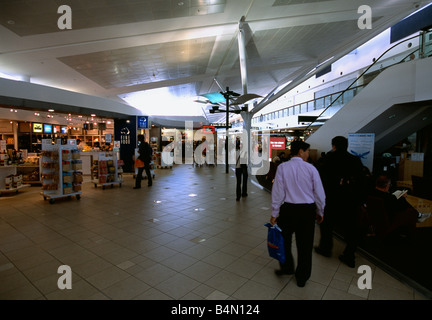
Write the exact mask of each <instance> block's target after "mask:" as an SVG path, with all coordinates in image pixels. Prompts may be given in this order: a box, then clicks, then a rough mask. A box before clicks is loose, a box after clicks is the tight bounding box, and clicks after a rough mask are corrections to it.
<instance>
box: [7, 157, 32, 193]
mask: <svg viewBox="0 0 432 320" xmlns="http://www.w3.org/2000/svg"><path fill="white" fill-rule="evenodd" d="M16 174H17V166H16V165H13V166H0V196H1V194H2V193H18V190H20V189H23V188H28V187H30V186H31V185H30V184H21V185H19V186H17V187H15V188H14V187H10V188H9V189H6V182H5V178H6V177H7V176H10V175H16Z"/></svg>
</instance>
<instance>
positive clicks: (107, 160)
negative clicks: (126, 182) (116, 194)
mask: <svg viewBox="0 0 432 320" xmlns="http://www.w3.org/2000/svg"><path fill="white" fill-rule="evenodd" d="M118 166H119V165H118V159H117V155H116V152H112V151H108V152H99V155H98V165H97V178H94V179H93V180H92V182H93V183H94V186H95V188H97V186H102V189H105V187H106V186H111V188H112V187H114V185H115V184H118V185H119V186H120V187H121V184H122V182H123V180H122V178H121V173H122V172H119V168H118ZM119 173H120V174H119Z"/></svg>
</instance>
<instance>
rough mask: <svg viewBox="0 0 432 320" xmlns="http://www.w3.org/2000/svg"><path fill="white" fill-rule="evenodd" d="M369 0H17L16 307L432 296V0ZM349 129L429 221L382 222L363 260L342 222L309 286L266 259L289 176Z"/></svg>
mask: <svg viewBox="0 0 432 320" xmlns="http://www.w3.org/2000/svg"><path fill="white" fill-rule="evenodd" d="M363 2H365V1H360V0H353V1H350V2H347V1H342V0H341V1H339V0H336V1H329V0H271V1H269V0H235V1H234V0H186V1H177V0H176V1H165V0H163V1H162V0H139V1H108V0H94V1H93V0H92V1H86V2H83V1H74V0H70V1H64V3H62V4H59V3H58V1H53V0H42V1H38V2H37V3H36V2H34V1H24V0H23V1H21V0H20V1H13V2H11V1H6V0H0V38H1V39H2V41H1V43H0V300H202V301H207V300H244V301H246V300H247V301H249V300H262V301H264V300H265V301H270V300H272V301H273V300H275V301H276V300H277V301H280V300H430V299H432V277H431V275H430V271H429V270H430V268H431V267H432V259H431V257H430V249H429V247H428V243H430V241H432V218H428V217H429V216H430V213H431V210H432V193H431V190H432V187H431V185H432V102H431V101H432V91H431V90H430V88H431V87H432V78H431V77H430V74H431V71H432V18H431V17H432V5H431V3H432V1H422V0H419V1H406V0H395V1H391V2H389V1H385V0H377V1H374V2H373V3H370V4H369V5H366V4H365V3H363ZM139 135H144V137H145V140H146V141H147V142H148V143H149V145H150V148H151V149H152V158H151V168H150V176H151V177H152V185H151V186H148V183H147V182H148V181H147V180H148V177H147V175H146V173H145V172H144V173H143V180H142V186H141V188H139V189H137V188H134V186H136V184H135V181H136V177H137V174H138V169H137V168H136V165H135V159H136V158H137V157H138V151H137V150H138V136H139ZM335 136H344V137H346V138H347V139H348V142H349V148H348V151H349V152H350V153H352V154H354V155H356V156H358V157H359V158H360V159H361V161H362V164H363V166H364V169H365V172H367V175H368V176H369V177H370V179H371V180H370V181H374V179H375V178H376V177H378V176H380V175H385V176H387V177H388V178H389V179H390V181H391V192H393V191H397V190H399V191H406V195H405V196H406V199H407V201H408V202H409V204H410V205H412V206H413V207H414V208H415V209H416V210H417V211H418V212H420V213H425V214H426V215H425V218H424V219H422V220H421V221H420V220H419V221H418V222H417V223H416V225H415V237H414V238H408V237H407V236H406V234H404V233H396V232H393V233H391V234H390V233H389V234H387V233H385V234H384V233H382V231H381V230H382V229H380V225H379V223H378V222H377V221H378V220H379V219H378V218H376V219H375V220H373V219H372V220H373V222H370V221H368V223H369V224H368V226H367V231H366V232H364V234H363V236H362V238H361V240H360V243H359V246H358V248H357V251H356V262H355V267H354V268H352V267H350V266H348V265H346V264H345V263H343V262H342V261H340V260H339V259H338V257H339V255H340V254H341V253H342V251H343V249H344V247H345V239H344V235H343V232H340V231H341V230H338V229H337V228H336V230H335V231H334V242H335V246H334V249H333V252H332V255H331V256H330V257H325V256H322V255H320V254H318V253H317V252H316V251H313V252H312V275H311V277H310V279H309V280H308V281H307V282H306V285H305V286H304V287H299V286H297V284H296V280H295V277H294V276H293V275H282V276H280V275H277V274H275V270H277V269H278V268H279V263H278V261H277V260H276V259H274V258H272V257H271V256H270V255H269V251H268V242H267V232H268V228H267V227H265V226H264V225H265V224H266V223H268V222H269V221H270V217H271V212H272V194H271V192H272V185H273V181H274V177H275V172H276V170H277V166H278V165H279V164H280V163H281V162H284V161H289V159H290V156H291V155H290V145H291V143H292V142H293V141H296V140H303V141H306V142H307V143H308V144H310V157H309V159H308V161H309V162H310V163H312V164H313V165H315V166H316V167H317V168H319V165H320V163H321V161H322V160H323V159H324V157H325V156H326V153H328V152H330V150H331V148H332V146H331V139H332V138H333V137H335ZM238 139H240V140H241V141H242V142H244V146H245V149H247V150H248V151H249V153H248V154H249V156H250V157H249V158H248V162H247V164H248V172H249V176H248V182H247V185H248V191H247V196H244V197H241V198H239V199H238V198H236V176H235V167H236V162H235V159H234V157H235V156H234V155H233V154H234V153H235V152H234V151H233V150H234V148H235V145H236V141H237V140H238ZM242 147H243V146H242ZM233 159H234V160H233ZM372 183H374V182H372ZM372 210H373V209H371V208H370V209H369V215H372ZM374 212H375V211H374ZM374 214H376V213H374ZM378 214H379V215H381V213H378ZM427 214H429V216H428V215H427ZM372 220H371V221H372ZM319 239H320V227H319V225H318V224H316V225H315V237H314V243H315V245H318V242H319ZM292 250H293V253H294V257H295V260H297V257H296V253H297V249H296V247H295V242H294V244H293V248H292ZM361 266H362V267H366V269H367V270H370V277H369V278H365V274H364V272H362V271H361V270H365V269H364V268H363V269H362V268H360V269H359V267H361ZM366 273H367V272H366ZM69 275H70V276H71V277H69ZM366 276H368V275H366ZM365 279H366V280H365ZM366 283H367V284H368V285H365V284H366Z"/></svg>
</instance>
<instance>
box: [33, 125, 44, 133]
mask: <svg viewBox="0 0 432 320" xmlns="http://www.w3.org/2000/svg"><path fill="white" fill-rule="evenodd" d="M32 130H33V132H35V133H42V132H43V126H42V123H33V124H32Z"/></svg>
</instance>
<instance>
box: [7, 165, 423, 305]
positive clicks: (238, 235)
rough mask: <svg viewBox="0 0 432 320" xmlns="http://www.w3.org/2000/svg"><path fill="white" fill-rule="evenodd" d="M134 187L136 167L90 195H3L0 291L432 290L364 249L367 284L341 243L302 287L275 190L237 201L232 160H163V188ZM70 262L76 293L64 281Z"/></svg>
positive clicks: (315, 293) (186, 294) (287, 295)
mask: <svg viewBox="0 0 432 320" xmlns="http://www.w3.org/2000/svg"><path fill="white" fill-rule="evenodd" d="M144 182H145V181H144ZM132 187H133V177H132V176H131V175H126V176H125V181H124V183H123V184H122V186H121V187H119V186H114V187H113V188H110V187H108V188H106V189H104V190H103V189H102V188H101V187H98V188H95V187H94V185H93V184H92V183H90V182H87V183H85V184H84V186H83V194H82V197H81V199H80V200H77V199H75V198H71V199H68V198H64V199H58V200H56V202H55V203H54V204H50V203H49V202H48V201H44V200H43V197H42V196H41V194H40V187H32V188H29V189H26V190H23V191H20V192H19V193H18V194H15V195H6V196H2V197H0V299H128V300H129V299H130V300H131V299H157V300H164V299H176V300H180V299H187V300H202V299H207V300H216V299H217V300H225V299H241V300H279V299H290V300H293V299H314V300H316V299H318V300H321V299H322V300H327V299H332V300H348V299H350V300H351V299H369V300H377V299H386V300H389V299H390V300H393V299H404V300H414V299H425V298H424V297H422V296H421V295H420V294H418V293H416V292H415V290H413V289H412V288H410V287H408V286H407V285H405V284H403V283H401V282H399V281H397V280H395V279H394V278H392V277H391V276H390V275H388V274H386V273H385V272H384V271H382V270H380V269H379V268H378V267H376V266H373V265H371V263H370V262H368V261H367V260H366V259H364V258H362V257H361V256H358V258H357V263H358V265H360V264H366V265H370V266H371V268H372V271H373V281H372V289H371V290H368V289H364V290H360V289H359V288H358V286H357V280H358V277H359V276H360V275H359V274H357V269H350V268H348V267H347V266H345V265H343V264H341V263H339V260H338V259H337V256H338V254H339V253H340V252H341V250H342V248H343V244H342V243H340V242H337V243H336V249H335V253H334V257H332V258H324V257H322V256H319V255H316V254H315V253H314V256H313V270H312V277H311V279H310V280H309V281H308V282H307V283H306V286H305V287H304V288H299V287H297V285H296V282H295V280H293V278H292V276H284V277H277V276H276V275H275V274H274V270H275V269H276V268H277V267H278V263H277V262H276V261H275V260H273V259H271V258H269V257H268V253H267V248H266V235H267V229H266V228H265V227H264V226H263V225H264V223H266V222H267V221H268V220H269V217H270V211H271V210H270V208H271V196H270V194H269V193H268V192H266V191H264V190H262V189H261V188H260V187H259V186H258V185H256V184H254V183H253V182H252V181H251V182H249V197H247V198H243V199H241V200H240V201H239V202H236V201H235V194H234V193H235V178H234V173H233V171H230V172H229V173H228V174H226V173H225V166H218V167H215V168H213V167H201V168H193V167H191V166H190V165H177V166H175V167H174V168H173V169H159V170H157V171H156V179H155V181H154V183H153V187H151V188H148V187H147V185H146V183H143V188H142V189H140V190H133V189H132ZM316 235H317V236H316V238H315V241H317V240H318V236H319V229H318V228H316ZM61 265H68V266H70V267H71V270H72V274H73V275H72V289H70V290H69V289H65V290H60V289H59V287H58V281H59V278H60V277H62V274H61V273H58V272H57V271H58V268H59V266H61Z"/></svg>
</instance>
